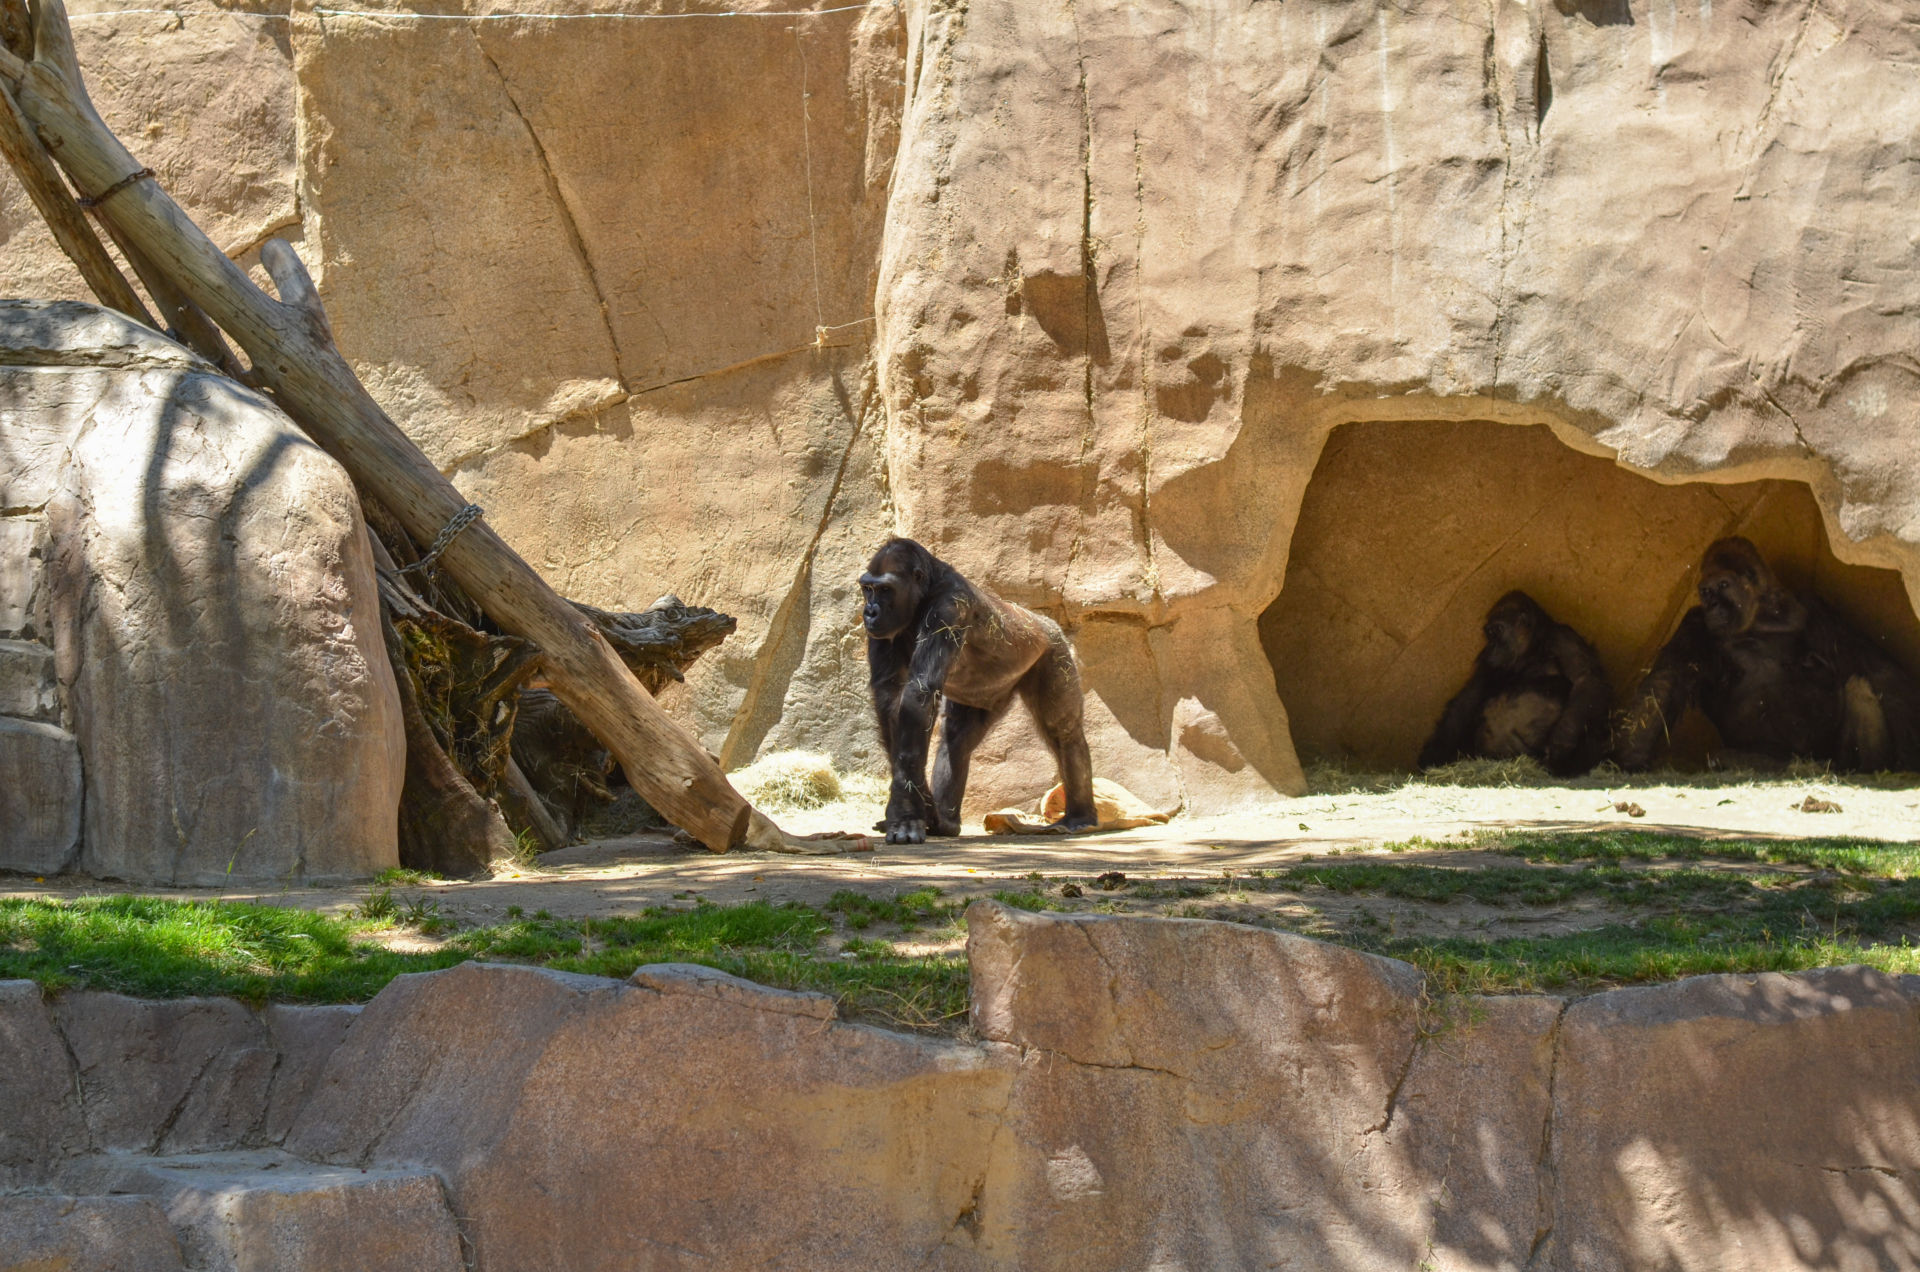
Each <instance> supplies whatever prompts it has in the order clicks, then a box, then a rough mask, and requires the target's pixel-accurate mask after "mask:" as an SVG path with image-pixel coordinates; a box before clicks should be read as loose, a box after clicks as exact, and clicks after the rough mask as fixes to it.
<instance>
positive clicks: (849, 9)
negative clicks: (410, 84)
mask: <svg viewBox="0 0 1920 1272" xmlns="http://www.w3.org/2000/svg"><path fill="white" fill-rule="evenodd" d="M899 7H900V5H899V3H898V0H871V3H868V4H843V5H839V6H837V7H835V8H831V9H767V10H752V9H728V10H724V11H712V12H690V13H404V12H395V11H390V10H382V9H322V8H317V7H316V8H314V9H313V10H311V12H314V13H318V14H321V15H322V16H324V17H330V18H380V19H383V20H385V21H391V22H506V21H513V20H531V21H536V22H576V21H580V20H582V19H585V18H596V19H612V20H617V21H623V22H665V21H674V20H677V19H680V18H817V17H823V16H825V15H826V14H829V13H853V12H855V11H857V10H860V9H897V8H899ZM132 13H158V14H165V15H167V16H168V17H173V18H188V17H195V18H197V17H229V18H259V19H260V20H261V21H263V22H286V21H290V20H291V18H292V16H293V15H292V14H287V13H248V12H245V11H243V10H239V9H210V10H207V11H205V12H204V13H202V12H194V11H188V10H185V9H96V10H94V11H93V12H91V13H75V14H70V15H68V20H69V21H73V22H85V21H87V20H88V19H90V18H117V17H120V16H122V15H123V14H132Z"/></svg>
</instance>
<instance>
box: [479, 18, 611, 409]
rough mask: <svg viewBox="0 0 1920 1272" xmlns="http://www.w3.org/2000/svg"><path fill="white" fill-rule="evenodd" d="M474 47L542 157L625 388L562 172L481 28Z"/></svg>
mask: <svg viewBox="0 0 1920 1272" xmlns="http://www.w3.org/2000/svg"><path fill="white" fill-rule="evenodd" d="M473 47H474V48H475V49H476V50H477V51H478V52H479V54H480V56H481V57H482V58H483V59H485V60H486V63H487V65H488V66H489V67H491V68H492V69H493V73H494V75H495V76H497V77H498V78H499V80H500V95H501V96H502V97H504V98H506V99H507V105H508V107H510V108H511V109H512V111H513V113H514V116H515V118H517V119H518V120H519V121H520V126H521V127H523V128H525V129H526V130H527V140H528V142H529V143H531V144H532V146H533V153H534V154H535V155H536V156H538V157H539V160H540V173H541V175H542V176H543V177H544V178H545V179H546V183H547V194H548V197H550V198H551V199H552V200H553V206H554V210H555V211H557V212H558V213H559V215H560V225H561V228H562V229H564V230H565V231H566V234H567V242H568V244H569V245H571V246H572V248H573V254H574V255H575V256H576V257H578V258H579V261H580V268H581V270H582V271H584V272H585V274H586V276H587V284H588V285H589V286H591V287H592V288H593V298H594V300H595V301H596V302H597V303H598V304H599V306H600V321H601V323H602V325H603V326H604V327H605V328H606V332H607V348H608V350H609V352H610V354H611V356H612V358H613V375H614V378H615V379H616V380H618V381H619V382H620V386H621V387H622V388H625V387H627V383H628V381H627V372H626V368H625V367H623V366H622V365H621V362H620V338H619V336H618V335H616V334H615V332H614V330H613V306H612V305H610V304H608V303H607V293H606V289H605V288H603V287H602V286H601V285H600V275H599V273H598V272H597V271H596V270H595V269H594V268H593V258H592V257H591V256H590V255H588V254H587V240H586V238H585V236H584V235H582V234H581V233H580V223H579V221H578V220H577V219H575V217H574V215H573V208H572V206H571V205H569V204H568V203H567V196H566V191H565V190H564V189H562V188H561V185H560V178H559V175H558V174H557V173H555V172H554V170H553V159H552V157H551V156H550V155H548V154H547V148H546V146H545V144H543V143H542V142H541V140H540V133H539V131H538V130H537V129H535V128H534V126H533V121H532V120H531V119H528V118H527V113H526V112H525V111H524V110H521V109H520V102H519V100H518V99H517V98H515V97H514V95H513V84H512V82H511V81H509V80H508V79H507V74H506V72H505V71H504V70H502V69H501V67H500V64H499V63H498V62H496V61H494V60H493V54H491V53H489V52H488V51H487V44H486V41H485V40H482V39H481V38H480V35H479V32H478V30H477V29H476V30H474V32H473Z"/></svg>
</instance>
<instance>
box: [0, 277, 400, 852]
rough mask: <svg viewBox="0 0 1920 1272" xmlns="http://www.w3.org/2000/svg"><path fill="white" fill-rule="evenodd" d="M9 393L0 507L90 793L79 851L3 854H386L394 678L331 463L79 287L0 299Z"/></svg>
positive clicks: (1, 371)
mask: <svg viewBox="0 0 1920 1272" xmlns="http://www.w3.org/2000/svg"><path fill="white" fill-rule="evenodd" d="M0 403H4V405H5V408H6V419H7V427H6V433H5V439H4V447H5V449H4V451H0V469H3V471H0V493H3V494H4V499H0V502H3V503H4V504H5V505H6V506H7V507H8V508H10V509H21V508H24V509H27V510H29V511H28V513H27V514H26V517H27V519H29V520H32V521H34V522H35V523H37V524H38V528H37V529H36V531H35V533H36V535H37V536H38V537H39V539H40V540H41V541H42V542H43V545H44V546H43V547H41V548H40V550H39V557H38V559H37V560H34V559H30V560H29V565H30V566H31V567H33V569H34V570H35V571H36V572H37V574H38V576H39V577H38V578H37V580H36V581H35V582H34V583H33V585H32V588H31V589H30V590H31V591H32V592H33V593H35V594H38V593H40V592H44V593H45V595H46V611H47V614H48V618H47V620H46V631H45V632H44V638H45V639H46V640H48V641H50V643H51V645H52V647H53V658H54V662H55V665H56V668H57V671H58V678H59V682H60V696H61V698H62V699H63V714H64V716H65V719H66V722H67V724H68V727H69V728H70V730H71V733H72V736H73V738H74V739H77V744H78V755H79V760H80V764H79V768H80V772H81V773H82V775H83V782H84V791H85V795H84V803H85V809H84V817H83V818H82V817H78V816H76V817H75V821H76V823H78V825H79V827H80V835H79V838H78V841H77V842H75V843H73V844H71V846H70V847H69V849H68V850H66V851H64V852H61V853H55V852H53V851H52V850H51V849H49V848H48V846H47V845H46V843H45V842H44V839H45V836H44V835H43V836H42V837H41V838H39V839H35V838H32V837H30V836H25V835H19V836H15V835H11V834H10V835H9V836H8V838H7V839H6V840H5V841H3V842H0V866H8V867H12V868H15V869H33V870H36V871H41V872H51V871H54V870H57V869H61V868H79V869H82V870H84V871H85V872H87V873H89V874H92V875H96V876H102V877H112V878H122V879H129V880H136V881H140V882H147V883H175V884H214V883H220V882H222V881H224V880H227V879H234V880H258V881H265V880H271V879H303V878H304V879H325V878H343V877H350V876H356V875H365V874H370V873H372V872H374V871H377V870H380V869H382V868H384V867H386V866H389V865H393V864H395V862H396V860H397V856H396V852H397V850H396V840H395V824H396V822H395V818H396V809H397V808H398V804H399V791H400V779H401V764H402V763H403V761H404V751H403V749H402V744H401V726H400V715H399V707H398V699H397V696H396V693H395V689H394V684H393V678H392V672H391V670H390V669H389V668H388V665H387V660H386V654H385V651H384V649H383V647H382V644H381V640H380V632H379V621H380V619H379V610H378V608H377V606H378V602H377V600H376V593H375V590H374V582H373V568H372V560H371V557H370V550H369V548H368V545H367V539H366V533H365V529H364V526H363V524H362V522H361V519H360V512H359V504H358V502H357V499H356V496H355V494H354V490H353V486H352V484H351V483H350V482H349V481H348V480H347V477H346V475H345V473H343V472H342V471H341V469H340V467H339V465H337V464H335V463H334V462H333V461H332V460H331V459H329V458H328V457H327V456H326V455H324V454H323V453H321V451H320V450H319V449H318V448H317V447H315V446H314V445H313V444H312V443H311V442H309V441H307V440H306V439H305V438H304V437H303V436H302V435H301V434H300V433H299V432H298V430H296V429H295V428H294V426H293V424H292V423H291V422H290V421H288V420H287V418H286V417H285V416H283V415H282V414H281V413H280V412H279V411H278V410H277V409H276V408H274V407H273V406H272V405H271V404H270V403H268V402H267V401H266V400H264V399H263V398H261V397H260V396H259V395H257V394H255V393H253V392H251V391H250V390H247V389H244V388H242V387H241V386H239V385H237V384H235V383H234V382H233V381H231V380H228V379H226V378H225V377H223V376H220V375H218V374H216V373H215V372H214V371H213V370H212V368H211V367H209V366H208V365H207V364H206V363H204V362H202V361H201V360H200V359H198V358H196V357H195V356H193V355H192V354H190V353H188V352H187V351H186V350H184V349H182V348H180V347H179V346H178V345H175V344H174V343H172V342H171V341H168V340H166V339H164V338H162V337H159V336H157V335H154V334H153V333H152V332H150V331H147V330H146V329H145V328H142V327H139V326H137V325H135V324H133V323H130V322H128V321H127V320H125V319H124V318H121V317H120V316H118V315H115V314H110V313H107V312H104V311H102V310H98V309H95V308H92V307H90V306H83V305H74V304H67V303H43V302H21V301H13V302H0ZM35 630H36V632H37V629H35ZM23 727H24V726H23ZM33 727H35V728H37V729H39V730H41V731H42V732H47V733H55V734H58V733H60V730H59V729H57V728H55V727H54V726H52V725H48V724H41V725H36V726H33ZM18 731H19V729H16V730H15V732H18ZM46 789H48V790H52V789H54V788H53V787H52V785H51V784H49V785H48V786H47V787H46ZM4 804H5V801H0V805H4ZM38 812H39V815H40V823H38V824H41V825H51V824H52V819H51V815H50V814H48V813H47V812H46V810H44V809H42V810H38ZM56 858H58V859H56Z"/></svg>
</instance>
